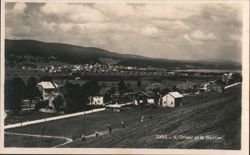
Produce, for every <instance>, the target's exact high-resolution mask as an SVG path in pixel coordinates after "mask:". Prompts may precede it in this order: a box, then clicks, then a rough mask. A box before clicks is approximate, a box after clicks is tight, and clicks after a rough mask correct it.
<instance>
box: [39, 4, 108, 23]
mask: <svg viewBox="0 0 250 155" xmlns="http://www.w3.org/2000/svg"><path fill="white" fill-rule="evenodd" d="M41 12H42V13H44V14H45V15H48V16H55V17H57V18H60V19H65V20H67V21H69V22H75V23H85V22H103V21H106V20H107V17H105V16H104V15H103V14H102V13H101V12H100V11H98V10H96V9H93V8H91V7H89V6H84V5H81V4H66V3H59V4H58V3H47V4H45V5H44V6H43V7H41Z"/></svg>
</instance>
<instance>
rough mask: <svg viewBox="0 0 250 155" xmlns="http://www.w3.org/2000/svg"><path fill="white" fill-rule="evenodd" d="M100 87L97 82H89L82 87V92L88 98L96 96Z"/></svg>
mask: <svg viewBox="0 0 250 155" xmlns="http://www.w3.org/2000/svg"><path fill="white" fill-rule="evenodd" d="M100 89H101V87H100V86H99V84H98V81H97V80H90V81H88V82H87V83H85V84H84V85H83V86H82V90H83V92H84V93H85V94H86V95H88V96H96V95H98V94H99V91H100Z"/></svg>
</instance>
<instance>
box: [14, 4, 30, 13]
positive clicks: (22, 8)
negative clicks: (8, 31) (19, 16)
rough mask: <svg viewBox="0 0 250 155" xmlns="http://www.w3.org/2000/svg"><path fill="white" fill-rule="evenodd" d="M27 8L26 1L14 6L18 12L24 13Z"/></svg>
mask: <svg viewBox="0 0 250 155" xmlns="http://www.w3.org/2000/svg"><path fill="white" fill-rule="evenodd" d="M26 8H27V5H26V4H25V3H16V4H15V5H14V7H13V11H14V12H16V13H23V12H24V11H25V10H26Z"/></svg>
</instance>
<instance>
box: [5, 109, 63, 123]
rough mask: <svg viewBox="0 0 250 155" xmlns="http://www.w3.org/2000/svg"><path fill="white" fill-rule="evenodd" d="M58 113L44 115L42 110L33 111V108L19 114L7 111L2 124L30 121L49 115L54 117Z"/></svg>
mask: <svg viewBox="0 0 250 155" xmlns="http://www.w3.org/2000/svg"><path fill="white" fill-rule="evenodd" d="M59 115H60V114H58V113H47V114H46V115H45V113H43V112H39V111H34V110H32V111H31V112H28V111H27V112H25V113H23V114H20V115H15V114H9V113H8V115H7V117H6V119H5V120H4V125H8V124H15V123H20V122H26V121H32V120H37V119H43V118H45V117H46V118H49V117H54V116H59Z"/></svg>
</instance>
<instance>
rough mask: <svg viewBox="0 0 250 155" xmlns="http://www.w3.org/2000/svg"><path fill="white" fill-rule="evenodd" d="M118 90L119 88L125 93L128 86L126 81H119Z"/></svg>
mask: <svg viewBox="0 0 250 155" xmlns="http://www.w3.org/2000/svg"><path fill="white" fill-rule="evenodd" d="M118 90H119V92H120V94H122V93H124V92H125V91H126V90H127V87H126V85H125V82H124V81H123V80H121V81H120V82H119V84H118Z"/></svg>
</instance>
